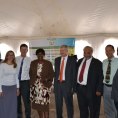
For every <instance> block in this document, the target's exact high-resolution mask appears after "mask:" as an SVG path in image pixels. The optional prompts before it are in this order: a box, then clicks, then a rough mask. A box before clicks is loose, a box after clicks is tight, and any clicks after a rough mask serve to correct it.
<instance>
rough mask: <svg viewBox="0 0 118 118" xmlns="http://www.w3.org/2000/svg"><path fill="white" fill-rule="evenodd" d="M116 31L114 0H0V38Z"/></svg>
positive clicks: (117, 9)
mask: <svg viewBox="0 0 118 118" xmlns="http://www.w3.org/2000/svg"><path fill="white" fill-rule="evenodd" d="M100 33H106V34H107V33H110V34H112V33H113V34H117V33H118V0H0V37H37V36H38V37H48V36H79V35H87V34H100Z"/></svg>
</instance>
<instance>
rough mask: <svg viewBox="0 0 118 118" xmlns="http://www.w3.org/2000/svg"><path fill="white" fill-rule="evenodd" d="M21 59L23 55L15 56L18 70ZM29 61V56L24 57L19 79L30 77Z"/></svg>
mask: <svg viewBox="0 0 118 118" xmlns="http://www.w3.org/2000/svg"><path fill="white" fill-rule="evenodd" d="M22 59H23V57H21V56H18V57H16V62H17V66H18V70H20V66H21V61H22ZM30 63H31V59H30V57H25V58H24V61H23V66H22V74H21V81H23V80H29V79H30V77H29V68H30Z"/></svg>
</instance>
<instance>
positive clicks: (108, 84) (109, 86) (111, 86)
mask: <svg viewBox="0 0 118 118" xmlns="http://www.w3.org/2000/svg"><path fill="white" fill-rule="evenodd" d="M104 85H105V86H107V87H112V85H109V84H104Z"/></svg>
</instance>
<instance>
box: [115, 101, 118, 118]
mask: <svg viewBox="0 0 118 118" xmlns="http://www.w3.org/2000/svg"><path fill="white" fill-rule="evenodd" d="M114 104H115V107H116V110H117V118H118V101H114Z"/></svg>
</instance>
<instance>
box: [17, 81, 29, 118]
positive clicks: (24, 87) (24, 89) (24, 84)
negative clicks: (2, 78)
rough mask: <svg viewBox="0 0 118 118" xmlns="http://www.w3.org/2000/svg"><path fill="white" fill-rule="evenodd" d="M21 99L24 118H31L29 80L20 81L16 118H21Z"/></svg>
mask: <svg viewBox="0 0 118 118" xmlns="http://www.w3.org/2000/svg"><path fill="white" fill-rule="evenodd" d="M21 97H22V98H23V103H24V107H25V116H26V118H31V105H30V85H29V80H24V81H20V95H19V96H18V97H17V100H18V108H17V112H18V118H23V116H22V102H21Z"/></svg>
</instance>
